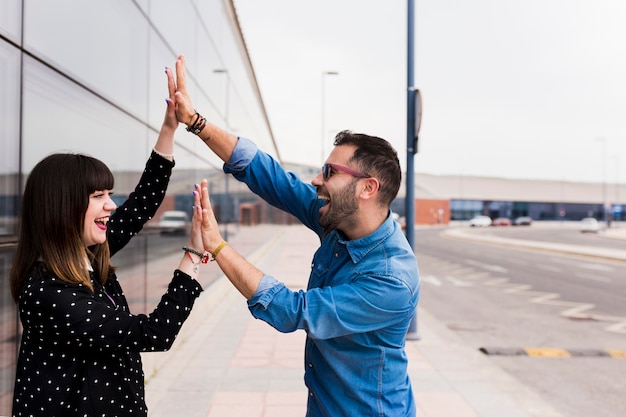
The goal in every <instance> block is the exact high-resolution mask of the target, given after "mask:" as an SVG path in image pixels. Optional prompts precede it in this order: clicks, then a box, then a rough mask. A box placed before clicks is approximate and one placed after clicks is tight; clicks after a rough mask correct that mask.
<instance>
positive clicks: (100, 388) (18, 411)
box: [11, 69, 206, 416]
mask: <svg viewBox="0 0 626 417" xmlns="http://www.w3.org/2000/svg"><path fill="white" fill-rule="evenodd" d="M166 73H167V76H168V87H169V93H170V99H169V100H166V101H167V110H166V115H165V119H164V122H163V126H162V128H161V132H160V134H159V138H158V139H157V142H156V144H155V147H154V151H153V152H152V154H151V155H150V158H149V159H148V162H147V163H146V169H145V171H144V172H143V175H142V176H141V179H140V180H139V184H138V185H137V187H136V188H135V190H134V192H132V193H131V194H130V196H129V198H128V200H126V202H124V204H122V205H121V206H120V207H119V208H118V207H116V205H115V203H114V202H113V200H112V199H111V195H112V189H113V175H112V173H111V171H110V170H109V169H108V168H107V167H106V165H105V164H104V163H102V162H101V161H99V160H97V159H95V158H92V157H89V156H86V155H77V154H53V155H50V156H48V157H46V158H44V159H43V160H42V161H41V162H39V163H38V164H37V165H36V166H35V167H34V169H33V170H32V172H31V173H30V175H29V177H28V180H27V182H26V187H25V191H24V198H23V201H22V211H21V229H20V239H19V243H18V246H17V251H16V256H15V259H14V262H13V266H12V270H11V291H12V295H13V298H14V299H15V301H16V302H17V303H18V308H19V314H20V320H21V322H22V326H23V335H22V339H21V345H20V352H19V357H18V363H17V371H16V378H15V389H14V393H13V395H14V397H13V416H26V415H29V416H70V415H72V416H146V415H147V407H146V404H145V400H144V376H143V370H142V365H141V357H140V352H145V351H165V350H167V349H169V348H170V347H171V345H172V343H173V342H174V340H175V338H176V335H177V334H178V332H179V330H180V328H181V326H182V324H183V322H184V321H185V319H186V318H187V317H188V316H189V313H190V311H191V308H192V306H193V304H194V301H195V299H196V298H197V297H198V296H199V295H200V293H201V291H202V288H201V286H200V284H198V282H197V281H196V278H197V277H198V265H199V264H200V263H201V260H204V261H205V262H206V257H203V256H202V255H203V254H202V253H200V252H198V254H196V253H195V252H197V251H195V250H194V249H193V248H202V239H201V236H200V224H201V219H202V213H201V212H200V211H199V210H200V209H199V208H198V207H199V206H200V200H199V197H198V192H197V191H194V215H193V220H192V226H191V233H190V236H189V244H188V246H186V247H185V248H186V249H185V251H184V253H183V256H182V258H181V261H180V263H179V265H178V268H177V269H176V270H175V271H174V275H173V278H172V281H171V282H170V284H169V287H168V290H167V291H166V292H165V294H164V295H163V296H162V299H161V302H160V303H159V305H158V306H157V307H156V309H155V310H154V311H153V312H152V313H151V314H150V315H143V314H139V315H133V314H131V313H130V311H129V309H128V303H127V301H126V298H125V296H124V293H123V291H122V288H121V287H120V284H119V282H118V280H117V277H116V275H115V268H113V266H112V265H111V262H110V257H111V256H112V255H114V254H115V253H116V252H117V251H119V250H120V249H122V248H123V247H124V246H125V245H126V244H127V243H128V242H129V240H130V239H131V238H132V237H133V236H134V235H136V234H137V233H138V232H139V231H140V230H141V229H142V227H143V225H144V224H145V222H146V221H148V220H149V219H150V218H152V216H153V215H154V214H155V212H156V210H157V209H158V207H159V205H160V204H161V201H162V200H163V196H164V195H165V191H166V188H167V184H168V181H169V177H170V175H171V170H172V167H173V166H174V162H173V156H172V155H171V154H172V151H173V146H174V143H173V142H174V131H175V130H176V127H177V126H178V122H177V121H176V115H175V110H174V103H173V100H172V98H173V95H174V84H173V79H172V73H171V70H169V69H166ZM198 191H199V190H198ZM113 211H115V212H114V213H113ZM202 258H204V259H202Z"/></svg>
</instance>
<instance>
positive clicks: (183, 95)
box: [174, 55, 237, 162]
mask: <svg viewBox="0 0 626 417" xmlns="http://www.w3.org/2000/svg"><path fill="white" fill-rule="evenodd" d="M174 98H175V100H176V118H177V119H178V121H179V122H181V123H184V124H186V125H187V127H190V126H197V127H200V126H201V127H202V129H200V130H199V131H198V132H197V133H196V135H198V137H199V138H200V139H201V140H202V142H204V143H205V144H206V145H207V146H208V147H209V148H210V149H211V150H212V151H213V152H215V154H216V155H217V156H218V157H219V158H220V159H221V160H222V161H224V162H228V160H229V159H230V157H231V155H232V154H233V150H234V149H235V146H236V145H237V136H235V135H233V134H231V133H228V132H226V131H225V130H223V129H221V128H219V127H217V126H215V125H214V124H213V123H211V122H209V121H205V123H201V119H200V117H202V116H200V115H199V114H198V113H196V110H195V109H194V107H193V105H192V104H191V99H190V97H189V93H188V92H187V82H186V70H185V57H184V56H183V55H180V56H179V57H178V59H177V60H176V93H175V94H174ZM194 133H195V132H194Z"/></svg>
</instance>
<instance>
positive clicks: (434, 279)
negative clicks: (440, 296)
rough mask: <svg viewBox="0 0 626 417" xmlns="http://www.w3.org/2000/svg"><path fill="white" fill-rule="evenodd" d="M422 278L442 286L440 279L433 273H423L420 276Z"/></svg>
mask: <svg viewBox="0 0 626 417" xmlns="http://www.w3.org/2000/svg"><path fill="white" fill-rule="evenodd" d="M420 279H421V280H422V282H427V283H429V284H432V285H434V286H436V287H441V285H442V283H441V281H440V280H438V279H437V278H435V277H434V276H432V275H422V276H420Z"/></svg>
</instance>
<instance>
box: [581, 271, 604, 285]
mask: <svg viewBox="0 0 626 417" xmlns="http://www.w3.org/2000/svg"><path fill="white" fill-rule="evenodd" d="M575 275H576V276H577V277H578V278H582V279H587V280H589V281H596V282H606V283H609V282H612V281H611V279H609V278H606V277H603V276H598V275H591V274H585V273H580V272H577V273H576V274H575Z"/></svg>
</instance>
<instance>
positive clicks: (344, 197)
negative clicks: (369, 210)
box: [318, 178, 359, 232]
mask: <svg viewBox="0 0 626 417" xmlns="http://www.w3.org/2000/svg"><path fill="white" fill-rule="evenodd" d="M356 184H357V181H356V178H355V180H353V181H351V182H350V183H349V184H348V185H346V186H345V187H344V188H342V189H341V190H340V191H339V192H338V193H337V194H336V195H334V196H333V197H332V198H331V200H330V203H327V204H330V207H329V209H328V211H327V212H325V213H322V214H321V215H320V218H319V220H318V222H319V224H320V225H321V226H323V227H324V228H325V229H326V231H327V232H328V231H330V230H333V229H339V228H340V225H341V226H342V228H346V227H350V225H351V224H352V222H353V220H352V215H353V214H354V213H356V211H357V210H358V208H359V202H358V199H357V198H356V197H355V196H354V192H355V190H356Z"/></svg>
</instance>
